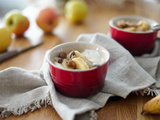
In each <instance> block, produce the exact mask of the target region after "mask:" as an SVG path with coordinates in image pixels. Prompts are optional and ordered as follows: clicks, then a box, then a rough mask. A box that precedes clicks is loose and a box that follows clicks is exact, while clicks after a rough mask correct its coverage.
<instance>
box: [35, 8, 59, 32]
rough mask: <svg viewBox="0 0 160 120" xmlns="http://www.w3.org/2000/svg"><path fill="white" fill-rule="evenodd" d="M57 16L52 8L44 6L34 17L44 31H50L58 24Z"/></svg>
mask: <svg viewBox="0 0 160 120" xmlns="http://www.w3.org/2000/svg"><path fill="white" fill-rule="evenodd" d="M58 17H59V16H58V14H57V13H56V12H55V10H54V9H52V8H44V9H42V10H40V12H39V14H38V16H37V17H36V23H37V25H38V26H39V27H40V28H41V29H42V30H43V31H44V32H46V33H51V32H52V30H53V29H54V28H55V27H56V26H57V24H58Z"/></svg>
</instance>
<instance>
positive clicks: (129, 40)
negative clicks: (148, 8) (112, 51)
mask: <svg viewBox="0 0 160 120" xmlns="http://www.w3.org/2000/svg"><path fill="white" fill-rule="evenodd" d="M157 24H158V23H157V22H156V21H154V20H152V19H148V18H145V17H141V16H132V15H124V16H117V17H114V18H112V19H111V20H110V21H109V26H110V33H111V37H112V38H113V39H115V40H116V41H117V42H118V43H120V44H121V45H122V46H124V47H125V48H126V49H127V50H128V51H129V52H130V53H131V54H132V55H134V56H140V55H142V54H144V53H149V52H151V51H152V49H153V47H154V43H155V40H156V38H157V30H152V26H154V25H157Z"/></svg>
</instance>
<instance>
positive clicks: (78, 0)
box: [65, 0, 88, 23]
mask: <svg viewBox="0 0 160 120" xmlns="http://www.w3.org/2000/svg"><path fill="white" fill-rule="evenodd" d="M87 13H88V5H87V3H86V2H85V1H83V0H70V1H67V2H66V4H65V17H66V18H67V19H68V20H70V21H71V22H75V23H78V22H82V21H83V20H84V19H85V18H86V16H87Z"/></svg>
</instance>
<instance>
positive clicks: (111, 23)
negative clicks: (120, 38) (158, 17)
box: [109, 15, 159, 34]
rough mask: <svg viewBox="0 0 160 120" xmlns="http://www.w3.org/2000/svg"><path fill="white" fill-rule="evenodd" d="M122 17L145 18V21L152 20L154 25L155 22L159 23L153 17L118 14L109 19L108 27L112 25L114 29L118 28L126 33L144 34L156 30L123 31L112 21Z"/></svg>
mask: <svg viewBox="0 0 160 120" xmlns="http://www.w3.org/2000/svg"><path fill="white" fill-rule="evenodd" d="M124 18H130V19H142V20H147V21H152V22H153V23H154V24H155V25H156V24H159V23H158V22H157V21H155V20H153V19H150V18H146V17H142V16H136V15H120V16H116V17H114V18H112V19H110V20H109V25H110V27H113V28H114V29H116V30H119V31H123V32H126V33H132V34H146V33H154V32H156V31H153V30H148V31H145V32H136V31H133V32H132V31H125V30H122V29H121V28H118V27H117V26H115V25H114V23H113V22H114V21H116V20H118V19H124Z"/></svg>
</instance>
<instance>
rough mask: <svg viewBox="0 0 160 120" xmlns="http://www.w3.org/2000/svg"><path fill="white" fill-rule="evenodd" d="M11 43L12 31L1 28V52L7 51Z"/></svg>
mask: <svg viewBox="0 0 160 120" xmlns="http://www.w3.org/2000/svg"><path fill="white" fill-rule="evenodd" d="M10 43H11V31H10V29H9V28H7V27H1V28H0V52H3V51H5V50H7V48H8V47H9V45H10Z"/></svg>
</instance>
